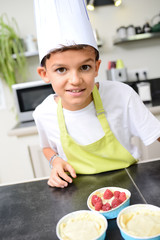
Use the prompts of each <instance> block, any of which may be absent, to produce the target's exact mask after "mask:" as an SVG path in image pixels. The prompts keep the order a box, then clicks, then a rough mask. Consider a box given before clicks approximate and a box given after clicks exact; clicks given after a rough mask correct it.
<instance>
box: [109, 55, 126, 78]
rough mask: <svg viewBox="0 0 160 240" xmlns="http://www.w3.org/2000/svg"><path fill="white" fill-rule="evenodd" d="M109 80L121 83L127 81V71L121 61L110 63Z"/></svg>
mask: <svg viewBox="0 0 160 240" xmlns="http://www.w3.org/2000/svg"><path fill="white" fill-rule="evenodd" d="M107 79H108V80H113V81H120V82H126V81H127V71H126V68H125V67H124V64H123V61H122V60H121V59H118V60H117V61H116V62H108V70H107Z"/></svg>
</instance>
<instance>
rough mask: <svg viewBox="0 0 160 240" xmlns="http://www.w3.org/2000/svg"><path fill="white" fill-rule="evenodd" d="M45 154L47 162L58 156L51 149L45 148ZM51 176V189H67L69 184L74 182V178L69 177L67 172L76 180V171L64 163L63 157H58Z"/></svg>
mask: <svg viewBox="0 0 160 240" xmlns="http://www.w3.org/2000/svg"><path fill="white" fill-rule="evenodd" d="M43 153H44V155H45V157H46V158H47V160H48V161H49V160H50V158H51V157H52V156H53V155H54V154H56V152H54V151H53V150H52V149H51V148H43ZM52 166H53V168H52V170H51V175H50V178H49V180H48V185H49V186H51V187H61V188H64V187H67V186H68V183H71V182H72V178H71V177H69V176H68V174H67V173H66V172H69V173H70V175H71V176H72V177H73V178H76V173H75V170H74V169H73V168H72V166H71V165H70V164H69V163H68V162H66V161H64V160H63V159H62V158H61V157H59V156H57V157H56V158H55V159H54V160H53V163H52Z"/></svg>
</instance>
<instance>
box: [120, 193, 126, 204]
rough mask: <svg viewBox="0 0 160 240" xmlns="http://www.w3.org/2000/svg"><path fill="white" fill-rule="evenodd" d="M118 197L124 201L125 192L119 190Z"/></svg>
mask: <svg viewBox="0 0 160 240" xmlns="http://www.w3.org/2000/svg"><path fill="white" fill-rule="evenodd" d="M119 199H120V200H121V202H124V201H125V200H126V199H127V197H126V193H125V192H121V193H120V195H119Z"/></svg>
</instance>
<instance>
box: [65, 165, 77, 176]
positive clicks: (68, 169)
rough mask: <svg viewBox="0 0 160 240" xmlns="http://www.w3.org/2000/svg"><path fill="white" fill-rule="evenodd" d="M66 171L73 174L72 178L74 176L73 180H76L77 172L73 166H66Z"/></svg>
mask: <svg viewBox="0 0 160 240" xmlns="http://www.w3.org/2000/svg"><path fill="white" fill-rule="evenodd" d="M66 170H67V171H68V172H69V173H70V174H71V176H72V177H73V178H76V177H77V175H76V172H75V170H74V168H73V167H72V166H71V165H69V164H68V165H67V166H66Z"/></svg>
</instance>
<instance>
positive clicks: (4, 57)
mask: <svg viewBox="0 0 160 240" xmlns="http://www.w3.org/2000/svg"><path fill="white" fill-rule="evenodd" d="M17 30H18V26H17V23H16V21H15V19H14V18H12V21H11V23H10V22H9V19H8V17H7V15H6V14H3V15H1V16H0V77H1V78H2V79H3V80H4V81H6V83H7V84H8V86H9V87H10V88H11V86H12V84H15V83H16V76H17V74H18V73H20V74H21V75H23V77H25V72H26V70H25V69H26V58H25V56H24V47H23V45H22V40H21V39H20V37H19V35H18V34H17ZM13 54H14V56H15V57H14V58H13Z"/></svg>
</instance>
